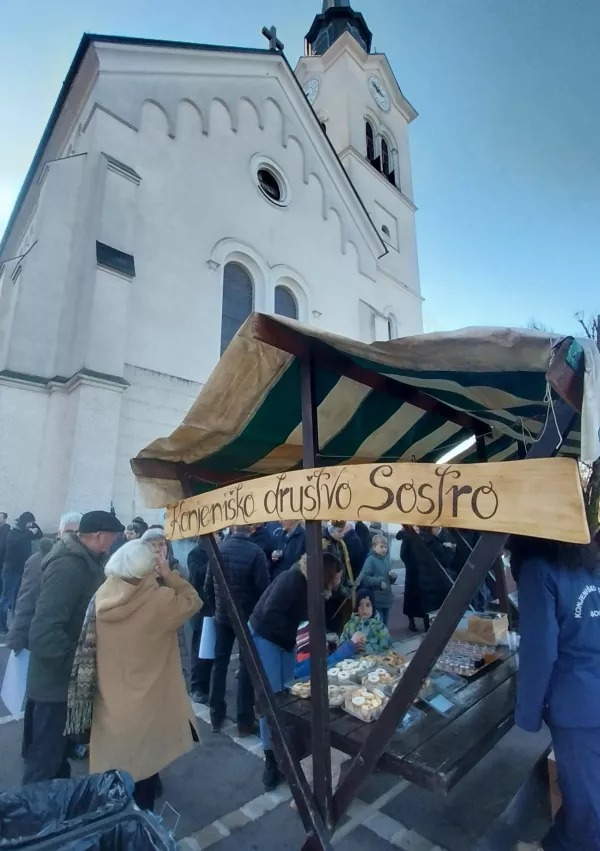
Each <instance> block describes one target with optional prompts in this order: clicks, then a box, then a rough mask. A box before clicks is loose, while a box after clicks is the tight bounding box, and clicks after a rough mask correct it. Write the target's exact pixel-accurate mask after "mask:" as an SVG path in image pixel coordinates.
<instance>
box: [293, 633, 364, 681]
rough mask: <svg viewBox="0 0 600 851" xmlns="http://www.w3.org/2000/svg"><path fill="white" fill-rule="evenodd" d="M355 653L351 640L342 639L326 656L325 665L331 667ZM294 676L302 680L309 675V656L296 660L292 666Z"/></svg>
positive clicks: (354, 645) (350, 657)
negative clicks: (342, 641)
mask: <svg viewBox="0 0 600 851" xmlns="http://www.w3.org/2000/svg"><path fill="white" fill-rule="evenodd" d="M355 654H356V644H355V643H354V642H353V641H344V643H343V644H340V646H339V647H338V648H337V650H334V651H333V653H330V654H329V656H328V657H327V667H328V668H332V667H333V666H334V665H337V664H338V662H343V661H344V659H352V657H353V656H354V655H355ZM294 677H295V679H297V680H303V679H304V678H305V677H310V656H308V658H306V659H303V660H302V661H301V662H296V667H295V668H294Z"/></svg>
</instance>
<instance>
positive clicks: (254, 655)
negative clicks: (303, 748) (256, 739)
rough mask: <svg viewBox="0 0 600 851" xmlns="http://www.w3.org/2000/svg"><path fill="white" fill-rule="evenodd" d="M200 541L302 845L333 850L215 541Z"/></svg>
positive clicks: (208, 538)
mask: <svg viewBox="0 0 600 851" xmlns="http://www.w3.org/2000/svg"><path fill="white" fill-rule="evenodd" d="M202 540H203V541H204V542H205V544H206V551H207V554H208V560H209V562H210V566H211V568H212V571H213V573H214V575H215V576H216V578H217V582H218V583H219V588H220V590H221V594H222V595H223V597H224V599H225V602H226V604H227V610H228V614H229V617H230V619H231V625H232V626H233V630H234V632H235V635H236V638H237V640H238V643H239V646H240V653H242V654H243V655H244V660H245V662H246V665H247V666H248V672H249V674H250V677H251V679H252V685H253V686H254V688H255V690H256V692H257V693H258V696H259V701H260V705H261V708H262V710H263V711H266V712H267V715H268V718H269V721H270V722H271V732H272V734H273V743H274V745H275V749H276V752H277V755H278V757H279V758H280V760H281V763H282V766H283V770H284V773H285V776H286V778H287V781H288V783H289V784H290V789H291V790H292V795H293V796H294V800H295V802H296V805H297V807H298V812H299V814H300V818H301V819H302V823H303V824H304V828H305V830H306V832H307V835H308V839H307V844H306V845H305V846H304V847H305V848H307V849H311V851H332V849H331V843H330V841H329V835H328V831H327V829H326V827H325V825H324V824H323V819H322V818H321V815H320V813H319V810H318V809H317V807H316V805H315V800H314V798H313V795H312V793H311V791H310V788H309V786H308V783H307V781H306V777H305V775H304V772H303V770H302V766H301V765H300V763H299V762H298V759H297V758H296V755H295V754H294V753H293V751H292V748H291V747H290V744H289V742H288V738H287V735H286V732H285V722H284V721H283V718H282V714H281V711H280V709H279V708H278V706H277V702H276V700H275V695H274V694H273V689H272V688H271V686H270V685H269V680H268V678H267V675H266V673H265V669H264V667H263V664H262V662H261V660H260V656H259V655H258V652H257V650H256V645H255V644H254V641H253V640H252V636H251V635H250V631H249V630H248V625H247V623H246V619H245V618H244V617H243V616H242V615H241V613H240V611H239V609H238V607H237V604H236V602H235V600H234V598H233V596H232V594H231V589H230V588H229V584H228V582H227V578H226V572H225V566H224V564H223V560H222V558H221V553H220V551H219V547H218V546H217V542H216V541H215V538H214V535H204V536H203V537H202Z"/></svg>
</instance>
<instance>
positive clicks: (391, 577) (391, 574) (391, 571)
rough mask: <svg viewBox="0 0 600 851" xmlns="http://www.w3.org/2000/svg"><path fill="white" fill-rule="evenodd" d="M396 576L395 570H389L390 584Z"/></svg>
mask: <svg viewBox="0 0 600 851" xmlns="http://www.w3.org/2000/svg"><path fill="white" fill-rule="evenodd" d="M397 578H398V576H397V575H396V571H395V570H390V582H391V583H392V585H393V584H394V582H395V581H396V579H397Z"/></svg>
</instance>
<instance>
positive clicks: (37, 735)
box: [23, 511, 123, 783]
mask: <svg viewBox="0 0 600 851" xmlns="http://www.w3.org/2000/svg"><path fill="white" fill-rule="evenodd" d="M121 532H123V526H122V525H121V523H119V521H118V520H117V518H116V517H114V516H113V515H112V514H110V512H108V511H90V512H89V513H88V514H84V515H83V517H82V518H81V522H80V524H79V532H78V533H77V534H76V535H73V536H71V537H69V539H68V540H64V541H61V542H60V543H58V544H56V546H55V547H54V548H53V549H52V552H51V553H50V554H49V557H48V560H47V561H46V562H45V563H44V566H43V575H42V586H41V590H40V596H39V598H38V602H37V606H36V610H35V615H34V617H33V620H32V622H31V627H30V631H29V651H30V654H31V656H30V659H29V670H28V673H27V703H26V706H25V727H24V731H23V757H24V759H25V773H24V776H23V783H36V782H38V781H42V780H54V779H55V778H59V777H69V776H70V773H71V768H70V765H69V762H68V760H67V747H68V741H67V739H66V738H65V736H64V735H63V734H64V729H65V722H66V717H67V695H68V690H69V679H70V677H71V668H72V666H73V659H74V657H75V650H76V648H77V642H78V640H79V635H80V633H81V628H82V626H83V620H84V617H85V613H86V610H87V607H88V605H89V602H90V600H91V599H92V597H93V596H94V594H95V593H96V591H97V590H98V588H99V587H100V585H102V583H103V582H104V563H105V561H106V555H107V553H108V551H109V550H110V548H111V546H112V544H113V543H114V541H115V538H116V537H117V535H118V534H119V533H121Z"/></svg>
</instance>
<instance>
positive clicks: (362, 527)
mask: <svg viewBox="0 0 600 851" xmlns="http://www.w3.org/2000/svg"><path fill="white" fill-rule="evenodd" d="M354 531H355V532H356V534H357V535H358V537H359V538H360V542H361V544H362V547H363V550H364V553H365V558H366V557H367V556H368V554H369V553H370V551H371V533H370V532H369V527H368V526H367V524H366V523H363V521H362V520H357V522H356V524H355V526H354Z"/></svg>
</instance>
